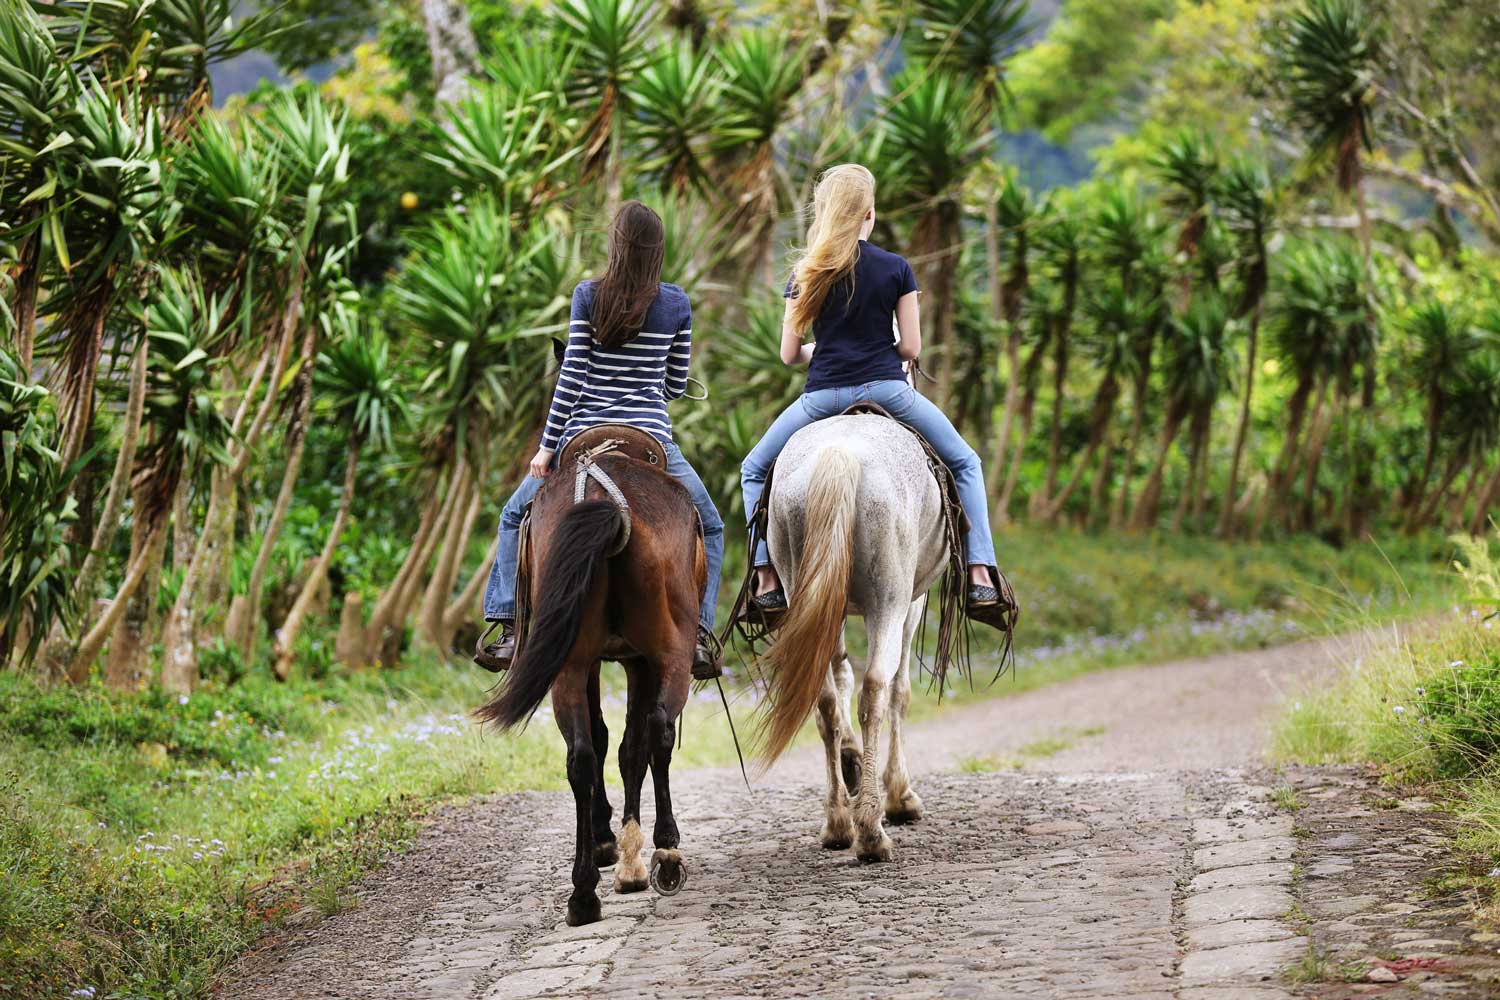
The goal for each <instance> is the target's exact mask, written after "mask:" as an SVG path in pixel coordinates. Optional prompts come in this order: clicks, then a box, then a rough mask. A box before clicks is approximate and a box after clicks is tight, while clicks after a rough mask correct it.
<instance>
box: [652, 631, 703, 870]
mask: <svg viewBox="0 0 1500 1000" xmlns="http://www.w3.org/2000/svg"><path fill="white" fill-rule="evenodd" d="M696 637H697V624H696V619H694V620H693V621H691V622H690V623H689V624H688V625H687V626H686V628H684V629H682V630H681V632H680V634H679V635H678V636H677V637H676V638H677V641H676V642H675V643H674V644H673V647H672V649H671V650H670V652H669V653H668V655H666V656H665V657H663V658H662V659H661V660H659V661H658V662H657V664H656V666H657V668H658V669H659V670H660V676H661V683H660V687H659V689H658V691H657V700H656V704H655V705H654V706H652V708H651V714H650V724H651V728H650V737H649V739H650V744H651V783H652V788H653V790H654V791H655V793H656V827H655V829H654V830H653V831H652V833H651V841H652V843H653V844H654V845H655V846H656V850H655V852H653V853H652V855H651V868H652V874H653V877H654V879H655V885H656V887H657V889H658V890H660V891H662V892H664V893H667V894H671V893H674V892H676V891H677V888H678V887H679V886H681V885H682V880H683V870H682V852H681V851H679V850H678V849H677V845H678V844H679V843H681V837H680V835H679V834H678V832H677V818H676V817H675V816H674V815H673V813H672V788H671V781H670V779H669V777H668V771H669V769H670V768H671V766H672V745H673V744H674V743H675V742H676V740H677V719H678V718H679V717H680V716H681V715H682V708H683V706H684V705H686V704H687V696H688V687H689V685H690V684H691V683H692V676H693V674H692V671H693V644H694V641H695V640H696Z"/></svg>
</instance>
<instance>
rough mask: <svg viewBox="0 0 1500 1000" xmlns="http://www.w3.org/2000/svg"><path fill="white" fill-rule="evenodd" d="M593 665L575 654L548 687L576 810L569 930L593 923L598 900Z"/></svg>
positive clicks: (597, 913) (592, 661)
mask: <svg viewBox="0 0 1500 1000" xmlns="http://www.w3.org/2000/svg"><path fill="white" fill-rule="evenodd" d="M594 662H595V661H594V658H593V657H592V656H590V657H587V658H584V657H582V656H580V655H579V654H578V652H577V651H576V649H575V651H574V652H573V653H572V654H570V655H569V657H568V662H567V663H566V664H565V665H564V666H563V669H562V673H561V675H560V676H559V677H558V679H557V682H556V683H555V684H554V685H553V686H552V711H553V714H554V716H555V717H556V719H557V728H558V729H560V730H562V735H563V739H564V740H565V741H566V742H567V744H568V784H569V785H570V786H572V789H573V805H574V808H575V810H576V811H577V834H576V841H575V844H574V848H573V894H572V896H570V897H569V898H568V923H569V925H571V926H574V927H576V926H578V925H579V924H591V923H593V922H594V921H595V920H598V919H599V897H598V896H597V895H595V893H594V888H595V886H597V885H598V884H599V866H598V865H597V864H596V863H595V861H594V782H595V780H596V779H597V777H598V774H599V761H598V757H597V756H596V754H595V751H594V733H593V729H594V727H593V715H592V711H591V708H590V705H589V680H588V678H589V674H590V672H591V671H592V670H593V668H594Z"/></svg>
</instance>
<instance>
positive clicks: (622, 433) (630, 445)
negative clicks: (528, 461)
mask: <svg viewBox="0 0 1500 1000" xmlns="http://www.w3.org/2000/svg"><path fill="white" fill-rule="evenodd" d="M610 440H613V441H615V442H616V444H617V448H618V450H619V452H620V453H621V454H623V455H625V456H626V457H628V458H633V459H635V460H636V461H638V462H645V463H646V464H647V465H650V466H654V467H655V468H658V469H661V470H662V471H663V472H665V471H666V468H667V449H666V448H665V447H663V445H662V443H661V442H660V441H658V440H656V438H654V437H652V436H651V435H650V434H648V433H647V432H645V431H643V430H641V429H640V428H639V427H631V426H630V425H629V424H600V425H599V426H598V427H590V428H588V429H587V430H582V431H579V432H578V433H577V434H575V435H574V436H573V438H572V440H570V441H569V442H568V444H567V447H565V448H564V449H563V453H562V455H561V456H559V457H558V460H557V467H558V468H559V469H568V468H570V467H571V463H572V462H573V461H575V460H576V459H577V457H578V456H579V455H580V454H582V453H583V452H585V451H588V450H590V449H593V448H596V447H598V446H599V445H601V444H603V443H604V442H606V441H610Z"/></svg>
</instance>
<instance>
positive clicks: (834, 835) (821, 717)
mask: <svg viewBox="0 0 1500 1000" xmlns="http://www.w3.org/2000/svg"><path fill="white" fill-rule="evenodd" d="M841 652H842V651H841ZM840 669H843V670H846V671H848V674H849V677H850V679H849V681H848V682H847V683H845V684H843V685H840V684H839V683H838V682H837V680H836V678H837V676H838V674H839V671H840ZM852 677H853V670H852V669H850V668H849V661H848V660H847V659H845V658H843V656H842V655H840V656H839V657H838V658H836V659H835V660H834V662H833V663H832V664H830V669H829V671H828V674H827V676H825V677H824V678H823V690H822V692H821V693H819V695H818V712H817V719H818V735H819V736H821V737H823V756H824V760H825V762H826V764H827V767H828V799H827V801H826V802H825V803H824V820H823V834H822V840H823V846H824V847H826V848H828V849H829V850H830V851H842V850H844V849H845V848H847V847H848V846H849V845H850V844H852V843H854V818H853V816H852V815H851V813H850V811H849V795H850V791H851V790H850V788H849V787H848V786H849V784H850V782H849V777H850V775H849V771H850V766H849V762H848V760H847V759H846V758H847V757H848V755H849V753H850V751H851V749H852V748H851V747H850V746H849V745H848V743H852V742H853V734H852V733H850V734H849V739H848V742H847V743H846V741H845V738H844V733H845V731H846V730H847V729H848V728H849V722H848V715H849V713H848V710H847V708H846V707H845V706H846V705H847V704H848V686H849V685H850V684H852V683H853V679H852ZM853 771H854V774H853V778H854V786H855V790H857V789H858V782H859V763H858V760H857V759H856V760H855V761H854V763H853Z"/></svg>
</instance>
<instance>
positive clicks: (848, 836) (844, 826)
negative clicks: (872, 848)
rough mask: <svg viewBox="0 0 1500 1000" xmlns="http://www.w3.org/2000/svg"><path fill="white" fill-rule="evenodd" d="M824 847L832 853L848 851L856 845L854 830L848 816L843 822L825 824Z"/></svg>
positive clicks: (827, 822) (832, 821)
mask: <svg viewBox="0 0 1500 1000" xmlns="http://www.w3.org/2000/svg"><path fill="white" fill-rule="evenodd" d="M822 840H823V847H824V848H825V849H827V850H830V851H847V850H848V849H849V845H851V844H853V843H854V828H853V826H852V825H851V824H850V822H849V819H848V817H847V816H845V817H844V819H843V821H842V822H838V821H834V820H828V821H825V822H824V823H823V835H822Z"/></svg>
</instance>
